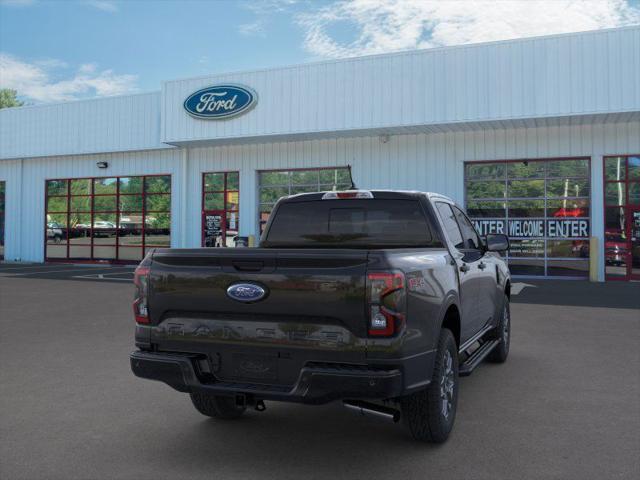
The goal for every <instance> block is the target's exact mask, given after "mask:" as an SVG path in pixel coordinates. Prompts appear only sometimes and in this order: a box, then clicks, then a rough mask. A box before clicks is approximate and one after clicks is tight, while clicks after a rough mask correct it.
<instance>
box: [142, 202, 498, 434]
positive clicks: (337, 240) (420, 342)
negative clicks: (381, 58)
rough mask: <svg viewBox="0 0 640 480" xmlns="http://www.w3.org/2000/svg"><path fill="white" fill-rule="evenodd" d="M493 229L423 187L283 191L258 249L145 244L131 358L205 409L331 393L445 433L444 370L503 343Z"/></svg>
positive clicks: (222, 411)
mask: <svg viewBox="0 0 640 480" xmlns="http://www.w3.org/2000/svg"><path fill="white" fill-rule="evenodd" d="M508 248H509V242H508V239H507V238H506V237H505V236H503V235H489V236H488V237H487V238H486V239H481V238H480V237H479V236H478V234H477V233H476V231H475V230H474V228H473V226H472V224H471V222H470V221H469V219H468V218H467V217H466V216H465V214H464V213H463V212H462V210H461V209H460V208H459V207H457V206H456V205H455V204H454V202H453V201H451V200H450V199H448V198H446V197H443V196H441V195H436V194H431V193H422V192H399V191H365V190H350V191H345V192H323V193H308V194H300V195H294V196H291V197H286V198H283V199H281V200H280V201H279V202H278V203H277V204H276V206H275V207H274V210H273V213H272V215H271V217H270V219H269V222H268V224H267V225H266V229H265V231H264V234H263V235H262V239H261V243H260V248H244V249H243V248H238V249H225V248H211V249H157V250H155V251H153V252H152V253H150V254H149V255H147V257H146V258H145V259H144V260H143V261H142V263H141V264H140V266H139V267H138V268H137V270H136V274H135V285H136V295H135V300H134V313H135V319H136V334H135V340H136V346H137V348H138V350H137V351H135V352H133V353H132V354H131V368H132V370H133V372H134V373H135V374H136V375H137V376H139V377H142V378H148V379H152V380H160V381H162V382H165V383H167V384H168V385H170V386H171V387H173V388H175V389H176V390H178V391H181V392H186V393H189V394H190V396H191V400H192V401H193V404H194V405H195V407H196V409H197V410H198V411H200V412H201V413H203V414H204V415H208V416H211V417H217V418H225V419H230V418H237V417H239V416H240V415H242V414H243V412H244V411H245V410H246V409H247V407H248V406H252V407H254V408H256V409H257V410H260V411H261V410H264V409H265V404H264V401H265V400H280V401H289V402H303V403H315V404H320V403H326V402H330V401H335V400H340V401H342V402H344V404H345V406H347V407H349V408H351V409H353V410H355V411H357V412H358V413H361V414H365V415H374V416H379V417H384V418H388V419H391V420H394V421H398V420H399V419H401V418H402V419H403V421H404V423H405V424H406V425H407V426H408V428H409V431H410V432H411V433H412V435H413V436H414V437H415V438H416V439H419V440H426V441H433V442H442V441H444V440H446V438H447V437H448V435H449V433H450V432H451V429H452V427H453V422H454V418H455V414H456V403H457V396H458V376H459V375H460V376H462V375H468V374H469V373H471V371H472V370H473V369H474V368H475V367H476V366H477V365H478V364H479V363H480V362H481V361H482V360H483V359H485V358H488V359H490V360H492V361H494V362H504V361H505V360H506V358H507V355H508V352H509V336H510V318H509V294H510V276H509V270H508V268H507V266H506V264H505V262H504V261H503V260H502V258H501V256H500V254H499V252H502V251H505V250H507V249H508Z"/></svg>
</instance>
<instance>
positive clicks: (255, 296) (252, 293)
mask: <svg viewBox="0 0 640 480" xmlns="http://www.w3.org/2000/svg"><path fill="white" fill-rule="evenodd" d="M227 295H228V296H229V298H232V299H234V300H237V301H238V302H243V303H252V302H258V301H260V300H262V299H263V298H264V297H266V296H267V290H266V289H265V288H264V287H262V286H260V285H257V284H255V283H234V284H232V285H229V288H227Z"/></svg>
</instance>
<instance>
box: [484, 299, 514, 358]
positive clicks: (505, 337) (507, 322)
mask: <svg viewBox="0 0 640 480" xmlns="http://www.w3.org/2000/svg"><path fill="white" fill-rule="evenodd" d="M493 338H496V339H498V340H500V343H499V344H498V345H497V346H496V347H495V348H494V349H493V350H492V351H491V353H490V354H489V355H488V356H487V360H489V361H490V362H493V363H504V362H506V361H507V357H508V356H509V345H510V343H511V309H510V308H509V297H507V295H505V296H504V303H503V307H502V315H501V317H500V321H499V322H498V325H497V326H496V329H495V333H494V335H493Z"/></svg>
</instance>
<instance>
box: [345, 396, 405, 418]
mask: <svg viewBox="0 0 640 480" xmlns="http://www.w3.org/2000/svg"><path fill="white" fill-rule="evenodd" d="M342 403H343V405H344V406H345V407H347V409H348V410H351V411H352V412H355V413H357V414H359V415H362V416H364V417H376V418H382V419H384V420H391V421H392V422H394V423H397V422H399V421H400V410H396V409H395V408H391V407H385V406H383V405H376V404H375V403H369V402H365V401H361V400H345V401H343V402H342Z"/></svg>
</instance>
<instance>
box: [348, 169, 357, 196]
mask: <svg viewBox="0 0 640 480" xmlns="http://www.w3.org/2000/svg"><path fill="white" fill-rule="evenodd" d="M347 168H348V169H349V180H351V187H350V188H349V189H350V190H357V189H358V187H356V184H355V183H354V182H353V175H352V174H351V165H347Z"/></svg>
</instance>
